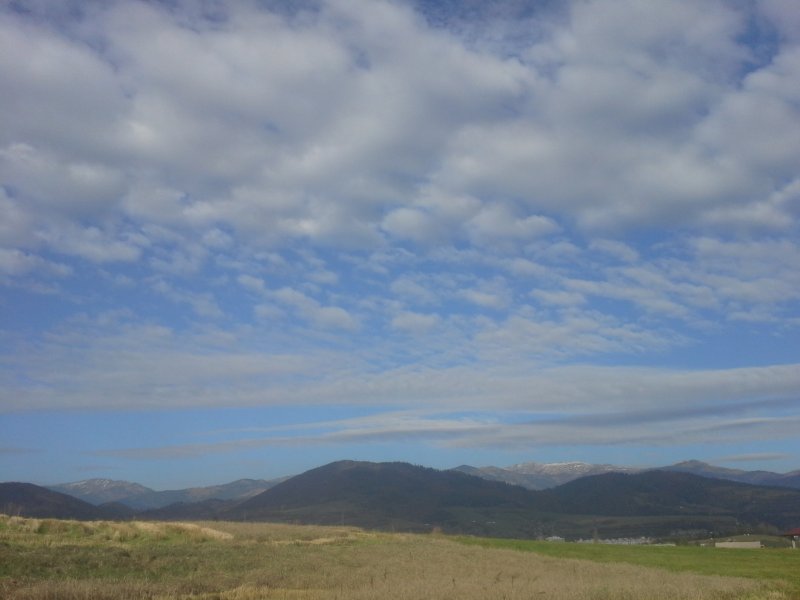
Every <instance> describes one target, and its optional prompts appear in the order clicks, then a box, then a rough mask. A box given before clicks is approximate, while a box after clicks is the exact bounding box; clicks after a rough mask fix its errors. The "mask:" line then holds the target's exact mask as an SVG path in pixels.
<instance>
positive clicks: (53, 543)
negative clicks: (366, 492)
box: [0, 518, 789, 600]
mask: <svg viewBox="0 0 800 600" xmlns="http://www.w3.org/2000/svg"><path fill="white" fill-rule="evenodd" d="M43 524H45V525H44V526H43ZM13 552H17V553H22V554H24V557H20V556H19V555H18V556H17V558H24V559H25V562H20V561H19V560H14V559H13V558H12V557H11V555H10V553H13ZM70 553H73V555H80V559H76V560H75V561H72V560H71V558H70V556H71V555H70ZM87 561H88V563H89V564H88V566H87V564H86V563H87ZM57 569H60V572H57V571H56V570H57ZM0 597H2V598H8V599H9V600H45V599H47V600H50V599H53V600H56V599H57V600H104V599H112V598H113V599H121V600H134V599H136V600H138V599H140V598H148V599H152V600H156V599H163V600H168V599H169V600H172V599H178V598H180V599H186V600H188V599H196V600H200V599H205V600H257V599H308V600H314V599H341V600H362V599H363V600H367V599H393V600H404V599H407V600H420V599H430V600H440V599H441V600H445V599H448V600H449V599H453V600H455V599H458V600H493V599H497V600H501V599H502V600H523V599H524V600H530V599H534V598H536V599H538V598H548V599H549V598H554V599H561V600H605V599H608V600H611V599H618V598H619V599H631V600H633V599H636V600H639V599H653V600H661V599H663V600H667V599H669V600H673V599H678V600H680V599H686V600H725V599H733V598H750V599H757V598H764V599H767V598H769V599H771V600H783V599H786V598H788V597H789V596H788V594H787V593H785V592H782V591H780V590H779V589H775V588H774V586H771V587H767V586H766V585H765V584H761V583H758V582H754V581H751V580H743V579H738V578H725V577H713V576H701V575H695V574H690V573H670V572H666V571H661V570H658V569H650V568H643V567H636V566H632V565H625V564H611V565H609V564H600V563H593V562H589V561H581V560H570V559H556V558H548V557H544V556H539V555H536V554H532V553H523V552H517V551H513V550H499V549H486V548H480V547H475V546H465V545H463V544H458V543H455V542H452V541H450V540H448V539H447V538H446V537H444V536H421V535H403V534H396V535H395V534H378V533H370V532H364V531H361V530H358V529H354V528H344V527H302V526H289V525H270V524H246V523H200V524H191V525H190V524H183V523H145V524H142V523H135V522H134V523H82V524H78V523H76V522H69V521H62V522H53V521H50V520H47V521H43V520H39V522H38V523H37V522H35V520H32V519H27V520H26V519H17V520H16V521H14V522H12V521H11V520H10V519H8V518H6V519H5V520H2V519H0Z"/></svg>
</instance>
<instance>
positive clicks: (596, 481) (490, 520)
mask: <svg viewBox="0 0 800 600" xmlns="http://www.w3.org/2000/svg"><path fill="white" fill-rule="evenodd" d="M601 467H603V468H605V467H606V466H605V465H602V466H601ZM693 467H695V468H707V467H709V465H705V466H703V465H702V463H699V464H683V466H682V468H683V469H688V468H693ZM526 468H530V467H526ZM587 470H590V469H587V468H586V467H583V466H580V465H575V464H572V465H571V467H570V468H569V469H566V468H565V469H559V468H554V467H551V469H550V471H551V476H556V475H560V476H566V475H564V473H565V472H567V471H570V472H571V473H572V475H577V474H579V473H580V472H582V471H583V472H585V471H587ZM512 472H513V471H512ZM245 481H249V482H256V481H261V483H259V484H258V485H264V484H270V485H269V487H268V489H265V490H264V491H261V492H257V493H253V489H254V488H255V487H257V485H256V484H255V483H242V482H241V481H239V482H233V483H232V484H227V485H225V486H214V487H213V489H215V490H216V492H211V491H209V490H211V489H212V488H202V489H204V490H206V491H203V492H201V493H197V492H195V493H194V495H192V494H188V493H187V494H179V493H178V492H180V490H174V491H172V492H171V494H172V495H173V497H181V498H184V499H189V500H188V501H187V500H182V501H179V502H177V503H172V504H169V505H167V506H158V507H153V506H151V507H149V508H147V509H144V510H143V509H134V508H133V507H132V506H131V505H130V504H127V505H126V504H123V501H125V500H127V501H128V502H131V500H130V499H129V498H126V497H124V496H123V497H120V494H121V493H123V492H124V491H126V490H127V491H130V492H131V493H132V494H133V497H134V498H136V497H141V496H142V495H143V494H147V493H157V492H152V490H150V492H143V491H142V490H141V489H140V487H141V486H140V487H137V486H136V484H126V483H125V482H116V484H115V482H110V481H108V480H105V481H101V480H96V481H94V482H91V483H90V482H78V483H81V484H82V485H77V484H73V485H72V487H71V488H70V489H73V490H77V491H79V492H80V493H83V494H84V495H85V496H87V497H89V496H91V497H93V498H94V499H95V500H96V501H99V500H103V499H107V498H115V501H113V502H110V503H109V502H106V503H103V504H99V505H94V504H90V503H88V502H85V501H84V500H81V499H78V498H75V497H72V496H69V495H66V494H63V493H61V492H58V491H54V490H51V489H47V488H42V487H39V486H35V485H32V484H24V483H3V484H0V511H4V512H9V513H11V514H21V515H25V516H36V517H46V516H51V517H60V518H77V519H109V518H112V519H120V518H132V517H134V516H135V517H136V518H139V519H164V520H200V519H225V520H240V521H241V520H257V521H276V522H292V523H295V522H296V523H317V524H348V525H356V526H361V527H367V528H376V529H385V530H398V531H430V530H431V529H432V528H439V529H441V530H443V531H446V532H450V533H461V534H472V535H481V536H495V537H524V538H528V537H542V536H547V535H560V536H563V537H568V538H578V537H589V536H592V535H600V536H603V537H621V536H641V535H649V536H659V537H663V536H669V537H675V536H695V535H705V536H707V535H709V534H711V535H729V534H732V533H738V532H747V531H761V532H772V533H776V532H779V531H780V530H782V529H787V528H791V527H797V526H798V524H800V490H797V489H791V488H789V487H778V486H764V485H752V484H748V483H742V482H736V481H731V480H726V479H720V478H710V477H705V476H700V475H696V474H694V473H687V472H682V471H681V470H680V469H677V470H672V469H670V470H667V469H656V470H649V471H641V472H615V471H610V472H604V473H600V474H591V475H586V476H583V477H576V478H573V479H572V480H571V481H568V482H566V483H563V484H561V485H558V486H555V487H551V488H548V489H545V490H530V489H526V488H524V487H521V486H519V485H516V484H511V483H506V482H503V481H496V480H492V479H490V478H486V477H477V476H475V475H473V474H469V473H466V472H464V468H459V469H451V470H445V471H440V470H436V469H430V468H425V467H420V466H415V465H410V464H407V463H370V462H356V461H339V462H335V463H331V464H329V465H325V466H322V467H318V468H316V469H311V470H309V471H306V472H305V473H302V474H300V475H297V476H295V477H291V478H288V479H285V480H284V481H281V482H274V481H272V482H269V481H264V480H245ZM122 484H125V485H122ZM234 484H235V485H234ZM61 487H63V486H61ZM192 489H194V490H196V489H198V488H192ZM220 490H222V491H220ZM237 491H238V492H239V495H238V496H237V494H236V492H237ZM101 492H102V493H101ZM212 493H225V494H228V495H229V496H233V497H230V498H227V499H225V498H213V497H208V495H209V494H212ZM201 496H205V497H203V498H202V499H201V500H200V501H192V500H191V499H192V498H197V497H201Z"/></svg>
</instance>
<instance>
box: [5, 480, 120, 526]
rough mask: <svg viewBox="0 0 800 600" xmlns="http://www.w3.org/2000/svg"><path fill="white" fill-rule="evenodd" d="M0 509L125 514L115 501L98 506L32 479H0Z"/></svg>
mask: <svg viewBox="0 0 800 600" xmlns="http://www.w3.org/2000/svg"><path fill="white" fill-rule="evenodd" d="M0 512H2V513H5V514H7V515H19V516H24V517H49V518H56V519H77V520H80V521H87V520H94V519H114V518H118V517H120V516H121V514H120V510H119V509H118V508H115V507H114V506H113V505H109V506H108V507H100V506H94V505H93V504H89V503H88V502H84V501H83V500H79V499H78V498H74V497H72V496H69V495H67V494H62V493H61V492H54V491H53V490H49V489H47V488H44V487H41V486H38V485H33V484H32V483H18V482H7V483H0Z"/></svg>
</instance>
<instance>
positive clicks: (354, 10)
mask: <svg viewBox="0 0 800 600" xmlns="http://www.w3.org/2000/svg"><path fill="white" fill-rule="evenodd" d="M799 225H800V11H799V10H797V4H796V0H761V1H758V2H756V1H755V0H724V1H723V0H708V1H704V2H696V1H695V0H662V1H659V2H640V1H638V0H574V1H571V2H570V1H554V0H553V1H551V0H524V1H513V0H509V1H504V0H499V1H497V2H491V3H489V2H480V1H478V0H466V1H463V2H462V1H456V0H449V1H445V2H434V1H428V0H420V1H412V0H397V1H387V0H303V1H301V2H286V1H285V0H274V1H256V0H251V1H246V0H242V1H231V2H216V1H210V0H209V1H200V0H197V1H189V0H169V1H167V0H164V1H156V0H149V1H145V0H111V1H106V0H104V1H96V2H95V1H91V0H85V1H76V0H65V1H64V2H50V1H49V0H11V1H8V2H3V3H2V5H0V480H4V481H31V482H34V483H41V484H54V483H60V482H68V481H76V480H82V479H88V478H94V477H107V478H112V479H121V480H129V481H137V482H139V483H142V484H144V485H148V486H150V487H153V488H155V489H174V488H180V487H187V486H193V485H211V484H217V483H224V482H227V481H232V480H234V479H238V478H243V477H252V478H267V479H269V478H273V477H279V476H284V475H290V474H295V473H299V472H302V471H304V470H306V469H309V468H313V467H316V466H320V465H322V464H325V463H327V462H330V461H333V460H338V459H346V458H347V459H359V460H375V461H384V460H400V461H408V462H412V463H415V464H422V465H426V466H433V467H437V468H449V467H455V466H457V465H460V464H471V465H475V466H482V465H498V466H506V465H511V464H515V463H520V462H527V461H536V462H562V461H573V460H577V461H586V462H593V463H612V464H620V465H632V466H660V465H666V464H672V463H675V462H678V461H682V460H687V459H700V460H705V461H708V462H712V463H714V464H718V465H721V466H727V467H736V468H745V469H768V470H772V471H780V472H785V471H790V470H793V469H800V335H799V334H800V310H799V309H800V236H799V235H798V233H799V232H800V228H799Z"/></svg>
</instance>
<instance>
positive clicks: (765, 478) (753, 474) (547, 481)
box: [456, 460, 800, 490]
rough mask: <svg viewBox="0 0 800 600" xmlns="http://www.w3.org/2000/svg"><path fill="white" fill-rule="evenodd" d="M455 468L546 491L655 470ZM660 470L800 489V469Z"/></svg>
mask: <svg viewBox="0 0 800 600" xmlns="http://www.w3.org/2000/svg"><path fill="white" fill-rule="evenodd" d="M456 470H458V471H462V472H464V473H468V474H469V475H476V476H478V477H483V478H484V479H491V480H493V481H504V482H506V483H512V484H514V485H521V486H522V487H525V488H528V489H529V490H545V489H548V488H552V487H556V486H559V485H562V484H564V483H568V482H570V481H573V480H575V479H578V478H580V477H586V476H588V475H602V474H604V473H642V472H644V471H650V470H653V469H645V468H637V467H621V466H617V465H607V464H601V465H597V464H590V463H584V462H563V463H537V462H526V463H520V464H517V465H511V466H510V467H472V466H469V465H462V466H460V467H456ZM659 470H663V471H678V472H681V473H691V474H693V475H700V476H702V477H712V478H715V479H727V480H729V481H738V482H739V483H750V484H754V485H771V486H779V487H788V488H794V489H800V470H797V471H792V472H790V473H773V472H771V471H744V470H741V469H726V468H725V467H717V466H714V465H710V464H708V463H705V462H701V461H699V460H688V461H684V462H680V463H677V464H674V465H670V466H667V467H659Z"/></svg>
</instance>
